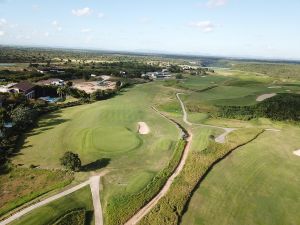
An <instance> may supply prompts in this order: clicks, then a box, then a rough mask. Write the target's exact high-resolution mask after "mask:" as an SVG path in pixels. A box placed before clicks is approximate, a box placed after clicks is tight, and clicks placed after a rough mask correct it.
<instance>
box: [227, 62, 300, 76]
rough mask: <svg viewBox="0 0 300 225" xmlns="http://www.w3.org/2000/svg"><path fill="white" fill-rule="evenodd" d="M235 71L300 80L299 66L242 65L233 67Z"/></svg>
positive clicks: (272, 64)
mask: <svg viewBox="0 0 300 225" xmlns="http://www.w3.org/2000/svg"><path fill="white" fill-rule="evenodd" d="M232 68H233V69H236V70H242V71H249V72H256V73H261V74H265V75H268V76H272V77H284V78H300V65H299V64H275V63H247V64H246V63H242V64H235V65H233V66H232Z"/></svg>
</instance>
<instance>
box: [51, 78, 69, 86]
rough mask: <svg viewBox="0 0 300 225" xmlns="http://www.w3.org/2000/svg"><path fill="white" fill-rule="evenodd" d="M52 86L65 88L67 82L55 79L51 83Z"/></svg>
mask: <svg viewBox="0 0 300 225" xmlns="http://www.w3.org/2000/svg"><path fill="white" fill-rule="evenodd" d="M50 85H54V86H64V85H65V82H64V81H63V80H60V79H53V80H52V81H51V82H50Z"/></svg>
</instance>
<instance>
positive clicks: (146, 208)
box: [125, 104, 193, 225]
mask: <svg viewBox="0 0 300 225" xmlns="http://www.w3.org/2000/svg"><path fill="white" fill-rule="evenodd" d="M181 107H183V109H184V105H183V104H182V105H181ZM152 109H153V110H154V111H156V112H157V113H159V114H160V115H161V116H162V117H164V118H165V119H167V120H169V121H171V122H172V123H174V124H175V125H176V126H177V127H178V128H179V129H180V130H181V131H182V134H185V132H184V131H183V130H182V129H181V128H180V127H179V125H178V124H176V123H175V122H174V121H172V120H171V119H169V118H168V117H166V116H165V115H163V114H162V113H160V112H159V111H158V110H157V109H156V108H154V107H152ZM184 112H185V110H184ZM183 120H184V122H185V123H186V124H188V125H189V123H188V121H187V115H186V114H183ZM187 132H188V135H189V137H188V138H187V139H186V141H187V144H186V146H185V148H184V150H183V154H182V157H181V160H180V162H179V164H178V166H177V168H176V170H175V171H174V173H173V174H172V175H171V176H170V177H169V179H168V180H167V182H166V183H165V185H164V186H163V188H162V189H161V190H160V192H159V193H158V194H157V195H156V196H155V197H154V198H153V199H152V200H151V201H150V202H149V203H148V204H146V205H145V206H144V207H143V208H141V209H140V211H138V212H137V213H136V214H135V215H134V216H133V217H132V218H131V219H130V220H128V221H127V222H126V223H125V225H135V224H137V223H138V222H139V221H140V220H141V219H142V218H143V217H144V216H146V215H147V214H148V213H149V212H150V211H151V209H152V208H153V207H154V206H155V205H156V204H157V203H158V201H159V200H160V199H161V198H162V197H163V196H165V195H166V193H167V192H168V190H169V189H170V187H171V185H172V183H173V181H174V180H175V178H176V177H177V176H178V175H179V174H180V172H181V171H182V169H183V167H184V165H185V162H186V160H187V157H188V154H189V151H190V148H191V142H192V139H193V134H192V133H191V132H189V131H187Z"/></svg>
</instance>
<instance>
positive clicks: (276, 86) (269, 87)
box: [268, 86, 282, 89]
mask: <svg viewBox="0 0 300 225" xmlns="http://www.w3.org/2000/svg"><path fill="white" fill-rule="evenodd" d="M268 88H270V89H272V88H282V87H281V86H271V87H268Z"/></svg>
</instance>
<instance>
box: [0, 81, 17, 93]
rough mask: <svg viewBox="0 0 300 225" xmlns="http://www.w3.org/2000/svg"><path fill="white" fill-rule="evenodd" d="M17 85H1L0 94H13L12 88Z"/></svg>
mask: <svg viewBox="0 0 300 225" xmlns="http://www.w3.org/2000/svg"><path fill="white" fill-rule="evenodd" d="M16 84H17V83H10V84H6V85H1V86H0V92H1V93H9V92H13V87H14V86H15V85H16Z"/></svg>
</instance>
